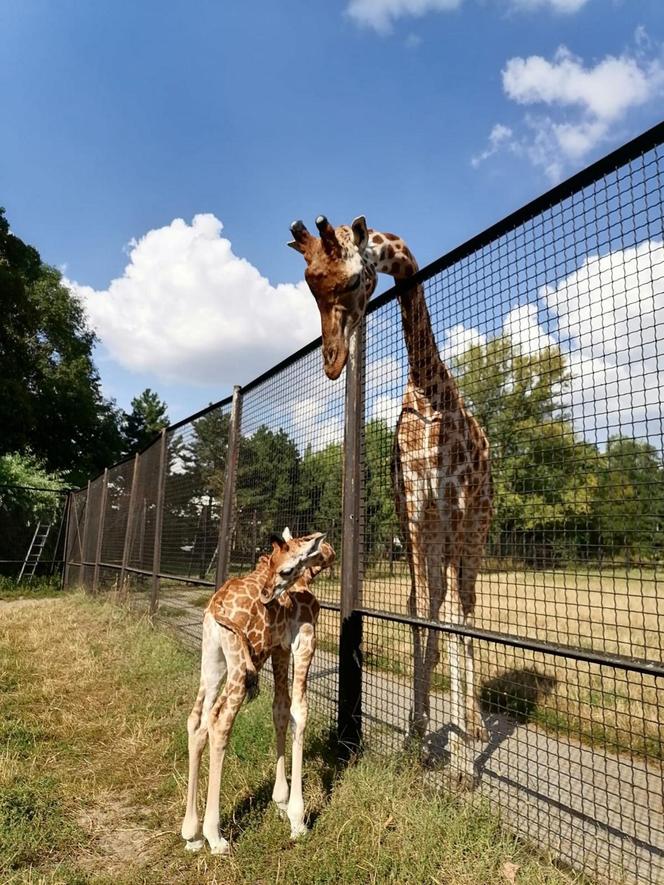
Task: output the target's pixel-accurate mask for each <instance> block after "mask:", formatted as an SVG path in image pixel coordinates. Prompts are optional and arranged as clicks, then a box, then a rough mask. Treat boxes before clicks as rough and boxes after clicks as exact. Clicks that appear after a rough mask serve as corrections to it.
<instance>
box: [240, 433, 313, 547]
mask: <svg viewBox="0 0 664 885" xmlns="http://www.w3.org/2000/svg"><path fill="white" fill-rule="evenodd" d="M299 473H300V457H299V453H298V450H297V446H296V445H295V443H294V442H293V440H292V439H291V438H290V437H289V436H288V434H287V433H286V431H285V430H281V429H280V430H270V429H269V428H268V427H267V426H265V425H261V426H260V427H259V428H258V430H256V432H255V433H254V434H253V435H252V436H245V437H242V439H241V440H240V452H239V459H238V474H237V493H236V495H237V497H236V502H237V522H236V531H237V546H238V548H239V549H240V550H242V551H245V552H251V555H252V556H253V548H255V546H256V545H259V546H261V545H262V544H263V543H264V542H265V540H266V539H267V536H268V535H269V534H270V533H271V532H273V531H281V530H282V529H283V528H284V525H286V524H287V523H289V522H292V520H293V517H294V516H296V513H297V494H298V487H299ZM291 528H292V526H291Z"/></svg>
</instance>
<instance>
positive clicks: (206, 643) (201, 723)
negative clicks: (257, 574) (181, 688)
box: [181, 615, 226, 851]
mask: <svg viewBox="0 0 664 885" xmlns="http://www.w3.org/2000/svg"><path fill="white" fill-rule="evenodd" d="M220 631H221V628H220V627H219V625H218V624H216V623H215V621H214V619H213V618H212V617H211V616H210V615H206V616H205V618H204V620H203V643H202V652H201V684H200V688H199V690H198V695H197V697H196V701H195V703H194V706H193V709H192V711H191V713H190V715H189V719H188V720H187V732H188V734H189V777H188V782H187V810H186V812H185V816H184V820H183V822H182V831H181V832H182V838H183V839H186V840H187V845H186V849H187V851H199V850H200V849H201V848H202V847H203V839H202V832H201V826H200V819H199V816H198V772H199V768H200V764H201V756H202V755H203V750H204V749H205V745H206V743H207V735H208V718H209V715H210V710H211V709H212V705H213V704H214V702H215V700H216V699H217V694H218V693H219V686H220V685H221V680H222V679H223V678H224V676H225V675H226V660H225V659H224V655H223V652H222V649H221V642H220Z"/></svg>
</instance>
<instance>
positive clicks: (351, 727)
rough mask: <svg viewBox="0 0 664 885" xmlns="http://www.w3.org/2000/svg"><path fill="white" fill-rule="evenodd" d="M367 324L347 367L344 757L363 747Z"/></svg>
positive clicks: (340, 728)
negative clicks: (362, 607)
mask: <svg viewBox="0 0 664 885" xmlns="http://www.w3.org/2000/svg"><path fill="white" fill-rule="evenodd" d="M363 425H364V321H362V323H360V325H358V327H357V328H356V329H355V331H354V332H353V333H352V335H351V339H350V346H349V354H348V362H347V364H346V407H345V416H344V468H343V501H342V540H341V627H340V632H339V700H338V709H337V735H338V740H339V747H340V751H341V754H342V756H343V757H344V758H350V757H351V756H353V755H354V754H356V753H358V752H359V751H360V750H361V747H362V647H361V646H362V616H361V615H360V613H359V612H358V611H356V609H357V608H358V607H359V605H360V593H361V587H362V547H361V544H362V539H361V521H362V520H361V518H362V429H363Z"/></svg>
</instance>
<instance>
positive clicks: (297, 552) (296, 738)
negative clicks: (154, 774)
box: [182, 529, 334, 854]
mask: <svg viewBox="0 0 664 885" xmlns="http://www.w3.org/2000/svg"><path fill="white" fill-rule="evenodd" d="M324 538H325V535H324V534H323V533H322V532H316V533H314V534H311V535H306V536H303V537H300V538H293V536H292V535H291V533H290V531H288V529H285V530H284V532H283V533H282V535H278V536H275V540H274V541H273V544H272V551H271V553H270V554H268V555H263V556H261V557H260V559H259V561H258V563H257V565H256V568H255V569H254V570H253V571H252V572H251V573H250V574H248V575H245V576H244V577H241V578H231V579H230V580H228V581H226V583H225V584H224V585H223V586H222V587H220V588H219V589H218V590H217V591H216V593H214V595H213V596H212V598H211V599H210V602H209V603H208V606H207V608H206V610H205V614H204V617H203V639H202V645H201V681H200V687H199V690H198V695H197V697H196V701H195V703H194V706H193V709H192V711H191V713H190V715H189V719H188V720H187V732H188V736H189V775H188V784H187V809H186V813H185V817H184V821H183V823H182V837H183V838H184V839H185V840H186V843H187V844H186V848H187V850H189V851H199V850H200V849H201V848H202V847H203V845H204V840H207V842H208V844H209V846H210V850H211V851H212V853H213V854H226V853H227V852H228V851H229V844H228V842H227V841H226V839H224V837H223V836H222V835H221V833H220V832H219V791H220V786H221V773H222V767H223V761H224V755H225V752H226V748H227V745H228V740H229V737H230V733H231V729H232V727H233V722H234V721H235V717H236V715H237V713H238V710H239V709H240V706H241V704H242V702H243V701H244V699H245V697H246V696H247V695H248V694H251V693H252V691H253V690H255V688H256V687H257V682H256V680H257V674H258V671H259V670H260V669H261V667H262V666H263V664H264V663H265V662H266V660H267V659H268V658H269V657H271V659H272V670H273V675H274V701H273V705H272V712H273V719H274V727H275V731H276V738H277V740H276V743H277V765H276V778H275V783H274V790H273V794H272V796H273V799H274V801H275V802H276V803H277V805H278V807H279V809H280V810H281V811H282V812H283V813H284V814H285V815H286V816H287V817H288V820H289V821H290V825H291V837H292V838H297V837H298V836H300V835H302V834H303V833H304V832H306V826H305V823H304V802H303V799H302V750H303V741H304V729H305V726H306V721H307V676H308V673H309V667H310V665H311V661H312V658H313V655H314V650H315V647H316V634H315V628H316V621H317V619H318V613H319V610H320V606H319V604H318V601H317V600H316V597H315V596H314V594H313V593H312V591H311V589H310V584H311V582H312V581H313V579H314V578H315V577H316V575H317V574H318V573H319V572H320V571H322V570H323V569H324V568H328V567H329V566H330V565H331V564H332V562H333V561H334V550H333V549H332V547H331V546H330V545H329V544H328V543H326V542H325V540H324ZM265 600H267V601H265ZM291 655H292V657H293V685H292V697H291V694H290V691H289V684H288V682H289V669H290V660H291ZM224 679H225V683H224ZM222 683H224V684H223V688H222ZM289 721H291V723H292V729H293V752H292V761H291V786H290V789H289V786H288V780H287V779H286V764H285V751H286V731H287V728H288V723H289ZM208 739H209V742H210V771H209V777H208V789H207V800H206V804H205V814H204V818H203V823H202V826H201V821H200V818H199V813H198V775H199V768H200V762H201V756H202V754H203V750H204V749H205V745H206V743H207V742H208Z"/></svg>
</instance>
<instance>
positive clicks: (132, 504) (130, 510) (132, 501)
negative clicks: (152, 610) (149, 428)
mask: <svg viewBox="0 0 664 885" xmlns="http://www.w3.org/2000/svg"><path fill="white" fill-rule="evenodd" d="M139 458H140V455H139V454H138V453H136V455H134V469H133V471H132V474H131V489H130V491H129V504H128V507H127V524H126V526H125V536H124V543H123V545H122V566H121V568H120V579H119V582H118V589H119V591H120V592H122V588H123V587H124V582H125V574H126V571H127V566H128V565H129V555H130V553H131V542H132V541H133V535H134V515H135V514H134V511H135V509H136V492H137V486H138V483H137V479H138V463H139Z"/></svg>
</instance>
